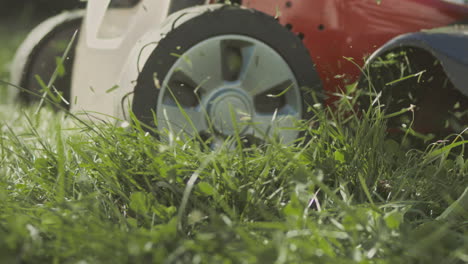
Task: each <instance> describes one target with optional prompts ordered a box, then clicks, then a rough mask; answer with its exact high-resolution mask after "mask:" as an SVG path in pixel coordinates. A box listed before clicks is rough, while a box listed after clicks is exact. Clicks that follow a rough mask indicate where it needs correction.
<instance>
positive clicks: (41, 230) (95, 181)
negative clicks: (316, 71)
mask: <svg viewBox="0 0 468 264" xmlns="http://www.w3.org/2000/svg"><path fill="white" fill-rule="evenodd" d="M0 50H1V51H0V54H6V55H3V56H2V57H1V59H2V60H4V61H2V62H0V63H1V64H5V63H6V62H7V61H8V59H9V58H10V54H11V52H12V49H11V47H8V46H6V48H3V47H2V49H0ZM2 76H5V75H2ZM353 103H354V102H353V101H349V100H348V99H347V97H343V99H342V101H341V102H340V103H339V105H338V106H337V107H336V109H335V110H333V111H330V110H328V109H318V110H316V111H317V115H316V118H315V120H314V121H315V122H314V123H313V125H311V126H309V127H308V128H307V129H306V136H307V137H306V138H304V139H303V140H302V141H301V142H299V144H297V145H296V146H285V145H282V144H280V143H278V142H276V141H274V140H272V141H271V142H269V144H268V145H266V146H262V147H250V148H242V147H237V148H234V149H226V148H224V149H223V148H221V149H218V150H215V151H209V150H206V149H204V147H203V146H200V144H199V143H197V142H195V141H193V142H192V141H175V142H173V143H172V144H167V143H163V142H160V141H158V140H156V139H155V138H153V137H151V136H150V135H148V133H146V132H145V131H144V130H143V129H141V127H140V126H139V124H138V122H135V124H134V125H133V126H132V127H130V128H122V127H116V126H113V125H110V124H105V123H99V124H93V125H87V124H86V123H83V122H81V121H80V120H79V119H77V118H76V117H74V116H72V115H69V114H67V113H63V112H61V113H54V112H53V111H50V110H48V109H45V108H44V109H42V110H41V111H40V112H39V113H38V114H34V111H35V108H34V107H31V108H30V109H29V108H25V109H21V108H19V107H18V108H15V107H12V106H3V107H2V111H0V120H1V121H0V201H1V202H0V262H1V263H465V262H466V261H468V222H467V219H468V218H467V211H466V206H465V210H461V209H460V207H458V208H455V207H453V206H452V207H451V209H452V210H450V211H446V213H445V214H444V215H443V217H440V218H437V217H438V216H439V215H441V214H442V213H444V211H445V210H446V209H447V208H448V207H449V206H450V205H451V204H452V203H453V202H454V201H455V200H456V199H458V198H459V197H460V195H461V194H462V193H463V192H464V191H465V189H466V188H467V187H468V177H467V173H468V162H467V161H466V160H465V158H464V156H463V152H464V151H463V148H464V143H463V141H462V139H461V138H460V139H457V140H456V141H454V142H453V143H452V142H445V143H444V142H439V143H436V144H432V145H428V147H427V149H426V150H411V149H408V148H407V147H403V146H401V145H400V144H399V143H398V142H396V141H394V140H391V139H388V137H387V135H386V127H385V120H384V119H383V118H382V113H380V112H379V111H378V109H371V111H370V112H369V113H368V114H367V115H362V116H361V117H359V118H358V117H357V115H351V114H350V113H351V112H352V111H353V110H354V109H355V108H354V107H353ZM460 142H461V143H460ZM464 201H465V202H466V199H465V200H460V203H459V204H461V205H462V206H463V205H464V204H463V202H464Z"/></svg>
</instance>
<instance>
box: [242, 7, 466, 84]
mask: <svg viewBox="0 0 468 264" xmlns="http://www.w3.org/2000/svg"><path fill="white" fill-rule="evenodd" d="M243 5H244V6H247V7H250V8H254V9H257V10H260V11H262V12H265V13H267V14H270V15H272V16H277V17H278V18H279V21H280V23H281V24H284V25H287V24H289V25H291V26H292V31H293V32H295V33H297V34H303V35H304V39H303V42H304V45H305V46H306V47H307V49H308V50H309V52H310V54H311V56H312V59H313V60H314V62H315V63H316V66H317V71H318V72H319V74H320V77H321V79H322V80H323V82H324V86H325V89H326V90H327V91H331V92H333V91H337V90H339V89H343V88H344V86H345V85H346V84H348V83H352V82H354V81H356V79H357V78H358V76H359V75H360V69H359V67H357V66H356V65H354V64H353V63H351V62H350V61H348V60H346V59H344V57H348V58H353V59H354V61H355V62H356V63H357V64H359V65H360V66H362V65H363V64H364V58H365V57H366V56H367V55H370V54H371V53H372V52H374V51H375V50H376V49H377V48H378V47H380V46H382V45H383V44H385V43H386V42H387V41H389V40H390V39H391V38H393V37H395V36H397V35H400V34H403V33H408V32H415V31H420V30H422V29H428V28H434V27H440V26H445V25H448V24H451V23H454V22H456V21H459V20H461V19H466V18H468V6H466V5H458V4H452V3H449V2H445V1H442V0H381V3H380V4H378V3H377V1H376V0H313V1H312V0H307V1H304V0H244V1H243Z"/></svg>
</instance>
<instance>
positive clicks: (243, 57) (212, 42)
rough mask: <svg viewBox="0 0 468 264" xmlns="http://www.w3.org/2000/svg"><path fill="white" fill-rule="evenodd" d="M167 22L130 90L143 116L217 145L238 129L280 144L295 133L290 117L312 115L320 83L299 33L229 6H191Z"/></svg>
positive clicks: (162, 129)
mask: <svg viewBox="0 0 468 264" xmlns="http://www.w3.org/2000/svg"><path fill="white" fill-rule="evenodd" d="M168 21H173V23H169V24H170V27H168V29H167V31H165V32H163V35H165V37H164V38H163V39H162V40H161V41H160V42H159V43H158V45H157V46H156V48H155V49H154V50H153V51H152V54H151V55H150V56H149V59H148V60H147V62H146V64H145V65H144V67H143V69H142V71H141V73H140V75H139V77H138V80H137V85H136V87H135V94H134V99H133V111H134V113H135V115H136V117H137V118H138V119H139V120H140V121H142V122H144V123H146V124H149V125H151V126H153V127H157V129H158V130H159V131H160V132H164V133H165V132H167V131H169V132H170V133H172V134H179V133H180V132H182V131H183V132H185V133H187V134H189V135H191V136H193V135H195V134H199V135H203V136H205V137H208V138H211V139H214V142H222V140H223V139H225V138H226V137H230V136H233V135H235V134H240V135H241V136H245V137H246V138H250V139H253V140H255V141H257V140H258V139H261V140H264V139H265V138H266V137H269V136H271V135H273V134H275V135H279V136H280V137H281V138H282V139H283V142H292V141H294V140H295V139H296V138H297V137H298V136H299V131H298V130H297V129H294V128H293V127H294V124H295V122H294V120H300V119H308V118H309V117H310V115H309V113H308V106H309V105H311V104H313V103H314V102H313V100H312V98H313V96H312V94H313V93H315V92H320V91H321V89H322V88H321V81H320V79H319V77H318V75H317V73H316V71H315V67H314V64H313V62H312V60H311V58H310V55H309V53H308V51H307V49H306V48H305V47H304V46H303V44H302V42H301V40H300V39H299V38H298V37H297V36H296V35H294V34H293V33H292V32H290V31H288V30H287V29H286V28H284V27H283V26H281V25H280V24H279V23H278V22H277V21H276V20H274V19H273V18H272V17H270V16H267V15H265V14H263V13H260V12H258V11H254V10H249V9H242V8H238V7H233V6H223V5H215V6H207V7H204V8H200V7H195V8H188V9H185V10H182V11H179V12H177V13H175V14H173V15H172V16H171V17H169V18H168ZM166 24H168V23H166ZM154 114H155V116H156V117H157V118H156V120H157V125H156V124H155V122H154V118H153V117H154Z"/></svg>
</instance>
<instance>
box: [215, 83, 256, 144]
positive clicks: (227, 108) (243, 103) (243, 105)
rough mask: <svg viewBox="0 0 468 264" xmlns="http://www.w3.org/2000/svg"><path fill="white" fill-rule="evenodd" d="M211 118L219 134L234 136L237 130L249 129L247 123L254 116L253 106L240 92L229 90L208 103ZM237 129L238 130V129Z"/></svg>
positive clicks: (216, 95)
mask: <svg viewBox="0 0 468 264" xmlns="http://www.w3.org/2000/svg"><path fill="white" fill-rule="evenodd" d="M208 109H209V117H210V118H211V122H212V123H213V126H214V128H215V129H216V131H217V132H219V133H221V134H223V135H226V136H228V135H234V134H235V132H236V130H237V129H238V130H239V132H241V133H242V132H243V131H245V130H246V129H247V127H248V126H247V125H245V123H246V121H249V120H250V118H251V116H252V106H251V103H250V101H249V99H248V97H247V96H246V95H243V94H242V93H241V92H240V91H235V90H228V91H222V92H220V93H218V94H215V95H214V96H213V97H212V98H211V99H210V101H209V103H208ZM236 127H237V128H236Z"/></svg>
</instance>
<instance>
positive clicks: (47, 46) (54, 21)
mask: <svg viewBox="0 0 468 264" xmlns="http://www.w3.org/2000/svg"><path fill="white" fill-rule="evenodd" d="M83 15H84V12H82V11H75V12H66V13H63V14H60V15H58V16H56V17H52V18H50V19H48V20H46V21H44V22H43V23H41V24H40V25H39V26H37V27H36V28H35V29H34V30H33V31H32V32H31V33H30V34H29V35H28V37H27V38H26V40H25V41H24V42H23V43H22V45H21V46H20V48H19V49H18V51H17V54H16V56H15V60H14V63H13V67H12V78H11V81H12V83H13V84H15V85H17V86H20V87H22V88H24V89H27V90H28V91H30V92H28V91H20V92H19V93H18V95H17V98H16V99H18V100H19V101H20V102H22V103H26V104H29V103H32V102H36V101H38V100H39V99H40V96H39V94H40V91H41V90H42V87H41V86H40V85H39V83H38V81H37V79H36V75H38V76H40V78H41V79H42V80H43V81H44V82H45V83H46V84H47V82H48V81H49V80H50V78H51V77H52V75H53V73H54V71H55V69H56V67H57V62H56V58H57V57H62V56H63V54H64V52H65V50H66V48H67V46H68V44H69V42H70V41H71V39H72V38H73V35H74V34H75V32H76V31H77V30H79V29H80V27H81V23H82V20H83ZM77 42H78V39H77V38H76V39H75V41H74V43H72V47H71V50H70V52H69V53H68V56H67V58H66V60H65V61H64V62H63V66H64V68H65V74H64V75H63V76H61V77H59V78H57V79H56V81H55V82H54V84H53V85H54V87H55V88H56V89H57V90H58V91H59V92H60V93H61V94H62V96H63V98H64V99H65V100H67V101H70V91H71V82H72V67H73V63H74V58H75V50H76V44H77ZM31 92H32V93H31ZM62 105H63V106H64V107H67V108H68V105H66V104H64V103H62Z"/></svg>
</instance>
